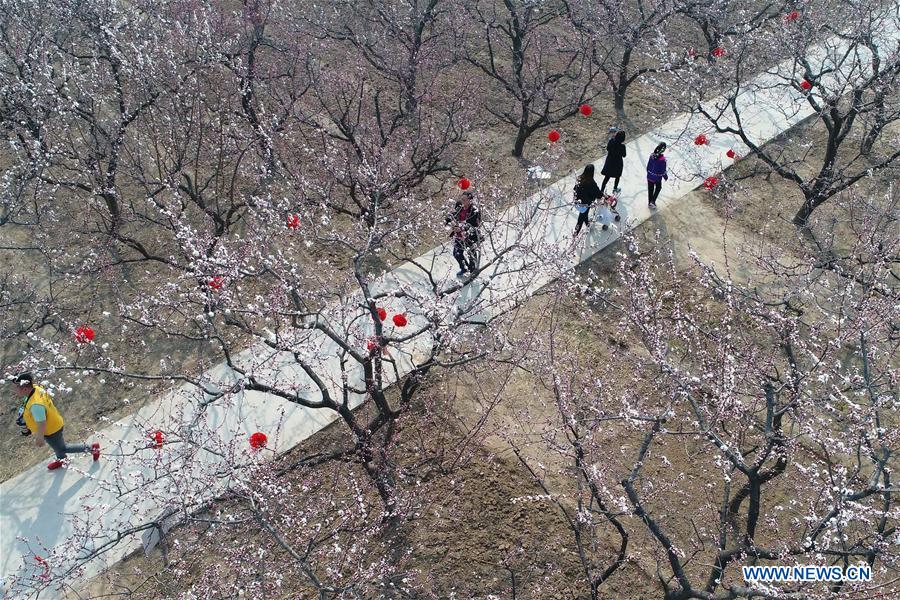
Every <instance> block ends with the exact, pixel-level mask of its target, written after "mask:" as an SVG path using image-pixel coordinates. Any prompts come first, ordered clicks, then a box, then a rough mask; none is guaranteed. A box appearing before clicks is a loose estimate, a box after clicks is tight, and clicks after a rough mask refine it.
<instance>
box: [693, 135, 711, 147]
mask: <svg viewBox="0 0 900 600" xmlns="http://www.w3.org/2000/svg"><path fill="white" fill-rule="evenodd" d="M708 143H709V138H707V137H706V135H705V134H703V133H701V134H700V135H698V136H697V137H695V138H694V145H695V146H705V145H706V144H708Z"/></svg>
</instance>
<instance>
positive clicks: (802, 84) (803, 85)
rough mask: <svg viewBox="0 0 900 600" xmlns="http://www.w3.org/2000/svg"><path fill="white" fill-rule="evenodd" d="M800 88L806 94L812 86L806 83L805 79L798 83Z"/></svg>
mask: <svg viewBox="0 0 900 600" xmlns="http://www.w3.org/2000/svg"><path fill="white" fill-rule="evenodd" d="M800 87H801V88H803V89H804V90H806V91H807V92H808V91H809V90H811V89H812V84H811V83H810V82H809V81H807V80H806V79H804V80H803V81H801V82H800Z"/></svg>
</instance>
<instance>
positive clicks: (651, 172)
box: [647, 143, 669, 208]
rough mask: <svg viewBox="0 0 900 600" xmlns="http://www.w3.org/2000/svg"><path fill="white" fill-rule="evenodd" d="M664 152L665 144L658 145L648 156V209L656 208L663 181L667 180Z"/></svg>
mask: <svg viewBox="0 0 900 600" xmlns="http://www.w3.org/2000/svg"><path fill="white" fill-rule="evenodd" d="M665 151H666V144H665V143H662V144H659V145H658V146H657V147H656V149H655V150H654V151H653V154H651V155H650V160H649V161H647V197H648V199H649V201H650V202H649V206H650V208H656V199H657V198H658V197H659V192H660V191H661V190H662V182H663V179H665V180H666V181H668V180H669V174H668V172H667V171H666V157H665V156H663V153H664V152H665Z"/></svg>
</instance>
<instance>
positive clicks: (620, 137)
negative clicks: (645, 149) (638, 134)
mask: <svg viewBox="0 0 900 600" xmlns="http://www.w3.org/2000/svg"><path fill="white" fill-rule="evenodd" d="M626 155H627V150H626V149H625V132H624V131H617V132H616V135H615V136H613V137H612V138H610V140H609V141H608V142H607V143H606V162H604V163H603V168H602V169H601V170H600V173H602V174H603V183H602V184H601V185H600V193H601V194H602V193H603V192H605V191H606V184H607V183H609V180H610V179H615V182H614V183H613V193H618V191H619V179H620V178H621V177H622V169H624V167H625V160H624V159H625V156H626Z"/></svg>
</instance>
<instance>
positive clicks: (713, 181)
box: [703, 177, 719, 190]
mask: <svg viewBox="0 0 900 600" xmlns="http://www.w3.org/2000/svg"><path fill="white" fill-rule="evenodd" d="M717 185H719V180H718V179H717V178H715V177H707V178H706V179H704V180H703V187H705V188H706V189H708V190H711V189H713V188H714V187H716V186H717Z"/></svg>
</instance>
